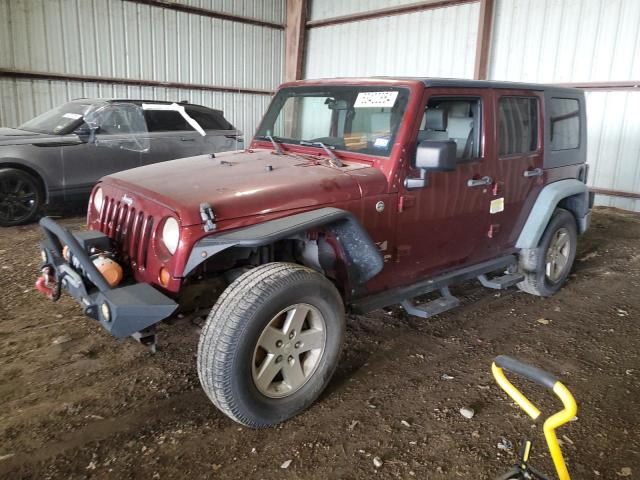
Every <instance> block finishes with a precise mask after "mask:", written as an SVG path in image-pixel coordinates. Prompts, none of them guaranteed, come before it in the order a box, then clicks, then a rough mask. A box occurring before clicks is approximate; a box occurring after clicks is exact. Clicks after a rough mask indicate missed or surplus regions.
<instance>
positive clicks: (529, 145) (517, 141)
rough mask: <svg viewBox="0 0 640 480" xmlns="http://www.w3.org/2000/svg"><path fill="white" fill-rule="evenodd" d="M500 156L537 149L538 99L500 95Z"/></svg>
mask: <svg viewBox="0 0 640 480" xmlns="http://www.w3.org/2000/svg"><path fill="white" fill-rule="evenodd" d="M498 139H499V142H500V156H506V155H515V154H518V153H528V152H534V151H536V150H537V149H538V99H537V98H533V97H501V98H500V100H499V101H498Z"/></svg>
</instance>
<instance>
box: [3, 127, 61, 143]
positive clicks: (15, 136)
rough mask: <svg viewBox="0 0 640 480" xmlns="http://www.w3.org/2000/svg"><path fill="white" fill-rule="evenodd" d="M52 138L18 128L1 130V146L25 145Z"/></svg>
mask: <svg viewBox="0 0 640 480" xmlns="http://www.w3.org/2000/svg"><path fill="white" fill-rule="evenodd" d="M50 137H51V136H50V135H45V134H44V133H36V132H28V131H27V130H19V129H17V128H7V127H3V128H0V145H23V144H25V143H31V142H32V141H34V140H42V139H45V138H50Z"/></svg>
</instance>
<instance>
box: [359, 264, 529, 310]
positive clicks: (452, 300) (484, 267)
mask: <svg viewBox="0 0 640 480" xmlns="http://www.w3.org/2000/svg"><path fill="white" fill-rule="evenodd" d="M517 265H518V258H517V257H516V256H515V255H505V256H504V257H499V258H495V259H493V260H488V261H486V262H482V263H478V264H476V265H470V266H468V267H463V268H460V269H458V270H453V271H451V272H448V273H444V274H442V275H438V276H436V277H431V278H429V279H427V280H421V281H419V282H417V283H414V284H412V285H407V286H404V287H398V288H394V289H392V290H387V291H385V292H381V293H378V294H375V295H370V296H367V297H361V298H356V299H354V300H352V301H351V302H350V303H349V309H350V311H351V312H353V313H358V314H365V313H368V312H371V311H373V310H376V309H378V308H382V307H386V306H389V305H394V304H398V303H399V304H401V305H402V306H403V307H404V308H405V310H406V311H407V313H409V314H411V315H416V316H418V317H422V318H428V317H430V316H433V315H437V314H439V313H442V312H444V311H446V310H449V309H450V308H454V307H457V306H458V305H459V304H460V301H459V300H458V299H457V298H456V297H454V296H453V295H451V293H450V292H449V288H448V287H449V286H450V285H453V284H456V283H461V282H466V281H467V280H473V279H474V278H477V279H479V280H480V282H481V283H482V284H483V285H484V286H486V287H489V288H500V289H503V288H507V287H510V286H512V285H515V284H516V283H518V282H521V281H522V280H523V279H524V277H523V276H522V275H521V274H518V273H507V274H505V275H502V276H498V277H494V278H491V279H489V278H488V277H487V274H488V273H491V272H496V271H503V272H504V271H505V270H507V271H513V270H514V269H515V268H516V267H517ZM438 290H439V291H440V293H441V295H442V297H441V298H438V299H436V300H433V301H432V302H429V303H426V304H424V305H418V306H416V305H415V304H413V303H412V302H411V299H413V298H415V297H418V296H420V295H425V294H427V293H431V292H435V291H438Z"/></svg>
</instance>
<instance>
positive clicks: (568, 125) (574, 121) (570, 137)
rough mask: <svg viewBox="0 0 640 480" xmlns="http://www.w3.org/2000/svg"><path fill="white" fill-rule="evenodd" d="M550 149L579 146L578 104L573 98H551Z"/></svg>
mask: <svg viewBox="0 0 640 480" xmlns="http://www.w3.org/2000/svg"><path fill="white" fill-rule="evenodd" d="M549 115H550V130H551V150H569V149H572V148H578V147H579V146H580V104H579V103H578V100H576V99H574V98H552V99H551V102H550V112H549Z"/></svg>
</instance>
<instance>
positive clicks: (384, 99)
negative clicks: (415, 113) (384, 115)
mask: <svg viewBox="0 0 640 480" xmlns="http://www.w3.org/2000/svg"><path fill="white" fill-rule="evenodd" d="M397 97H398V92H360V93H359V94H358V97H357V98H356V102H355V103H354V104H353V107H354V108H391V107H393V105H394V104H395V103H396V98H397Z"/></svg>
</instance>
